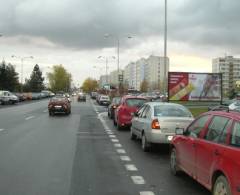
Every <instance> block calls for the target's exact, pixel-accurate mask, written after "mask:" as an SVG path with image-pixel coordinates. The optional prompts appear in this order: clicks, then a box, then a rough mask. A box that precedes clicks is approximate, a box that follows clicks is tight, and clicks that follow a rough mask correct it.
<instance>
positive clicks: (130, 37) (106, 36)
mask: <svg viewBox="0 0 240 195" xmlns="http://www.w3.org/2000/svg"><path fill="white" fill-rule="evenodd" d="M109 37H113V38H115V39H116V41H117V70H118V75H119V70H120V65H119V64H120V57H119V53H120V52H119V50H120V38H119V36H114V35H112V34H108V33H106V34H105V35H104V38H109ZM126 38H128V39H132V38H133V37H132V36H126Z"/></svg>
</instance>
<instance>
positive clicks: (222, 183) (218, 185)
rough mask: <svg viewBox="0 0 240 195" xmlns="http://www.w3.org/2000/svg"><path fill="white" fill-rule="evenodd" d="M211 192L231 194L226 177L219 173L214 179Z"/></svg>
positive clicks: (224, 194) (217, 194) (218, 194)
mask: <svg viewBox="0 0 240 195" xmlns="http://www.w3.org/2000/svg"><path fill="white" fill-rule="evenodd" d="M212 194H213V195H231V194H232V193H231V190H230V187H229V184H228V181H227V179H226V177H224V176H223V175H221V176H219V177H218V178H217V179H216V181H215V183H214V187H213V192H212Z"/></svg>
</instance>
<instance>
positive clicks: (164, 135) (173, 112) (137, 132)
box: [131, 102, 194, 151]
mask: <svg viewBox="0 0 240 195" xmlns="http://www.w3.org/2000/svg"><path fill="white" fill-rule="evenodd" d="M193 120H194V118H193V116H192V114H191V112H190V111H189V110H188V109H187V108H186V107H184V106H182V105H180V104H174V103H164V102H148V103H145V104H144V105H143V106H142V107H141V108H140V109H139V111H138V112H136V113H134V117H133V119H132V126H131V139H132V140H134V139H137V138H139V139H141V141H142V149H143V150H144V151H148V150H149V148H150V147H151V145H152V143H154V144H169V143H170V142H171V140H172V138H173V136H174V135H175V131H176V129H177V128H181V129H182V128H184V129H185V128H186V127H187V126H188V125H189V124H190V123H191V122H192V121H193Z"/></svg>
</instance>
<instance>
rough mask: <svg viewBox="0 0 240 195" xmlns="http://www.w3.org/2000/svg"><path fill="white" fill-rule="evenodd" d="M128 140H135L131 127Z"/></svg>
mask: <svg viewBox="0 0 240 195" xmlns="http://www.w3.org/2000/svg"><path fill="white" fill-rule="evenodd" d="M130 138H131V140H136V139H137V136H136V135H135V134H134V133H133V131H132V127H131V128H130Z"/></svg>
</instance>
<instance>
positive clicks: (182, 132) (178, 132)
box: [175, 127, 184, 135]
mask: <svg viewBox="0 0 240 195" xmlns="http://www.w3.org/2000/svg"><path fill="white" fill-rule="evenodd" d="M175 133H176V135H184V128H179V127H177V128H176V129H175Z"/></svg>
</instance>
